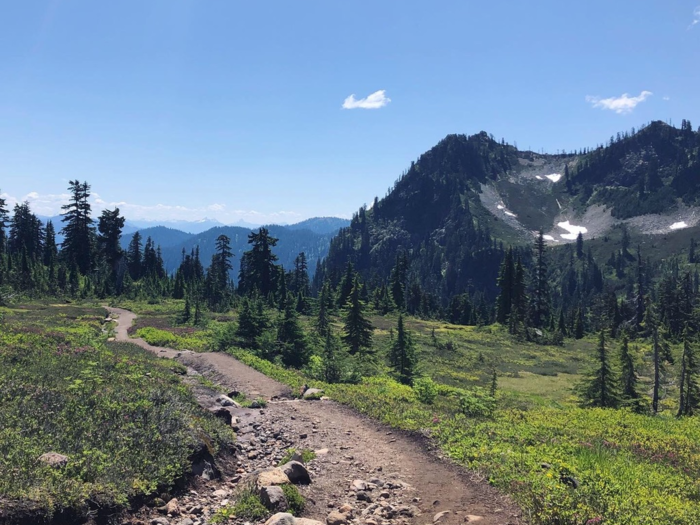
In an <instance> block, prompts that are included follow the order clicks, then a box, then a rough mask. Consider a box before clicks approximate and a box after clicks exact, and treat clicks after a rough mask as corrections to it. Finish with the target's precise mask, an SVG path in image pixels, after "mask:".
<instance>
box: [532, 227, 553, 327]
mask: <svg viewBox="0 0 700 525" xmlns="http://www.w3.org/2000/svg"><path fill="white" fill-rule="evenodd" d="M545 247H546V243H545V242H544V234H543V232H542V231H540V232H539V234H538V235H537V239H535V269H534V275H533V282H532V294H531V299H530V300H531V303H530V313H531V320H532V326H534V327H535V328H542V327H543V326H545V323H546V322H547V319H549V309H550V297H549V281H548V279H549V276H548V275H547V260H546V256H545V253H544V251H545Z"/></svg>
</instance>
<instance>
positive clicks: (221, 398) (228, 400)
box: [216, 394, 241, 408]
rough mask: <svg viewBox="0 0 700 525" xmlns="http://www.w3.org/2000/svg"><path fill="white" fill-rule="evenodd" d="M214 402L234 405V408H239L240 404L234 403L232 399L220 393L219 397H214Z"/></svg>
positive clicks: (229, 405)
mask: <svg viewBox="0 0 700 525" xmlns="http://www.w3.org/2000/svg"><path fill="white" fill-rule="evenodd" d="M216 402H217V403H219V404H220V405H221V406H222V407H235V408H241V405H239V404H238V403H236V402H235V401H234V400H233V399H231V398H230V397H228V396H225V395H223V394H222V395H220V396H219V397H217V398H216Z"/></svg>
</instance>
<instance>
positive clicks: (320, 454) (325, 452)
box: [314, 448, 328, 456]
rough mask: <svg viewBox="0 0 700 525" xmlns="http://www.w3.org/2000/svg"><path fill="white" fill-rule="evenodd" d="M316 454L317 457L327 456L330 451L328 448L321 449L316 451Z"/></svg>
mask: <svg viewBox="0 0 700 525" xmlns="http://www.w3.org/2000/svg"><path fill="white" fill-rule="evenodd" d="M314 452H315V453H316V455H317V456H325V455H326V454H328V449H327V448H320V449H318V450H315V451H314Z"/></svg>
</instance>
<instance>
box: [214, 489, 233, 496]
mask: <svg viewBox="0 0 700 525" xmlns="http://www.w3.org/2000/svg"><path fill="white" fill-rule="evenodd" d="M229 494H230V492H229V491H228V490H224V489H218V490H215V491H214V493H213V494H212V495H213V496H214V497H215V498H225V497H226V496H228V495H229Z"/></svg>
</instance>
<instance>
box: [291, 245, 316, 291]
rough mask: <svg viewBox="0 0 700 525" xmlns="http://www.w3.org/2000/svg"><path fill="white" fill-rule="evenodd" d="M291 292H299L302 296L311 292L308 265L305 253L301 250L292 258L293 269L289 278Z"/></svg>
mask: <svg viewBox="0 0 700 525" xmlns="http://www.w3.org/2000/svg"><path fill="white" fill-rule="evenodd" d="M289 284H290V286H289V288H290V289H291V291H292V292H294V293H295V294H301V295H302V296H303V297H308V296H309V295H310V294H311V283H310V281H309V267H308V263H307V261H306V253H304V252H301V253H300V254H299V255H297V256H296V258H295V259H294V270H293V271H292V278H291V280H290V283H289Z"/></svg>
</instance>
